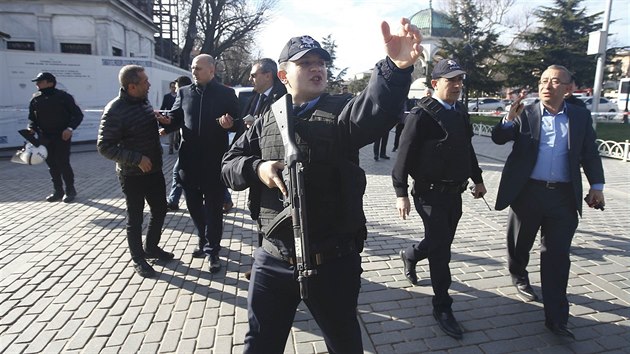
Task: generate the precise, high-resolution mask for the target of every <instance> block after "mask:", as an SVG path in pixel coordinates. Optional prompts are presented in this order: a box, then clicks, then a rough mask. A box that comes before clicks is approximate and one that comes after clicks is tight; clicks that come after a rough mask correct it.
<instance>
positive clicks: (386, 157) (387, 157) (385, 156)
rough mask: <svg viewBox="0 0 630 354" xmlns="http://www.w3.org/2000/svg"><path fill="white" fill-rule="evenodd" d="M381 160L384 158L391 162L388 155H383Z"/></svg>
mask: <svg viewBox="0 0 630 354" xmlns="http://www.w3.org/2000/svg"><path fill="white" fill-rule="evenodd" d="M381 158H382V159H383V160H389V156H387V155H381Z"/></svg>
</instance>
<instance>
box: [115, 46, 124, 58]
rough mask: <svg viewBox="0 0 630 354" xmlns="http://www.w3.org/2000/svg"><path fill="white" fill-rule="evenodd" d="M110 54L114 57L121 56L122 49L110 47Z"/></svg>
mask: <svg viewBox="0 0 630 354" xmlns="http://www.w3.org/2000/svg"><path fill="white" fill-rule="evenodd" d="M112 55H113V56H115V57H122V56H123V55H122V49H120V48H116V47H112Z"/></svg>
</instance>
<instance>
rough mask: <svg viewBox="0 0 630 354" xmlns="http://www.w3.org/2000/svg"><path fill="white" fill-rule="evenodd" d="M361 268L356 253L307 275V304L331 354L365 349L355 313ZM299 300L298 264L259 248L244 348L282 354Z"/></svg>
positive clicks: (264, 353) (255, 252)
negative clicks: (296, 272)
mask: <svg viewBox="0 0 630 354" xmlns="http://www.w3.org/2000/svg"><path fill="white" fill-rule="evenodd" d="M361 272H362V269H361V257H360V255H359V254H358V253H352V254H350V255H347V256H345V257H341V258H336V259H331V260H330V261H327V262H325V263H324V264H322V265H319V266H317V274H316V275H314V276H312V277H309V278H308V299H306V300H305V303H306V305H307V306H308V308H309V310H310V312H311V314H312V315H313V318H314V319H315V321H316V322H317V324H318V325H319V327H320V328H321V330H322V333H323V336H324V340H325V341H326V346H327V347H328V352H329V353H363V344H362V342H361V330H360V328H359V322H358V320H357V313H356V309H357V299H358V296H359V289H360V286H361ZM300 301H301V299H300V287H299V283H298V282H297V280H296V274H295V267H294V266H292V265H290V264H289V263H287V262H286V261H283V260H280V259H278V258H275V257H273V256H272V255H270V254H269V253H267V251H265V250H264V249H262V248H257V249H256V251H254V264H253V266H252V275H251V279H250V281H249V294H248V297H247V305H248V306H247V308H248V316H249V331H248V332H247V334H246V336H245V350H244V352H245V353H260V354H268V353H283V352H284V348H285V345H286V342H287V338H288V336H289V331H290V330H291V326H292V324H293V318H294V317H295V311H296V309H297V306H298V305H299V303H300Z"/></svg>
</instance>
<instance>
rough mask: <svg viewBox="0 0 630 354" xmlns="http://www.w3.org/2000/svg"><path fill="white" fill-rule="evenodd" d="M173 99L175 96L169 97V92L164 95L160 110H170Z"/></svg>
mask: <svg viewBox="0 0 630 354" xmlns="http://www.w3.org/2000/svg"><path fill="white" fill-rule="evenodd" d="M175 97H176V96H173V95H171V93H170V92H169V93H167V94H166V95H164V97H163V98H162V105H161V106H160V110H169V109H171V107H173V103H175Z"/></svg>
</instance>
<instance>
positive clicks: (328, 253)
mask: <svg viewBox="0 0 630 354" xmlns="http://www.w3.org/2000/svg"><path fill="white" fill-rule="evenodd" d="M261 248H262V249H263V250H265V251H267V253H269V254H270V255H271V256H272V257H274V258H277V259H280V260H283V261H285V262H287V263H289V264H291V265H295V263H296V262H295V257H287V256H285V255H284V254H282V252H280V250H279V249H278V247H277V246H276V245H274V244H273V243H271V241H269V240H268V239H266V238H263V240H262V245H261ZM357 251H358V248H357V243H356V240H354V239H344V240H343V241H340V242H338V243H337V244H336V245H335V246H334V247H329V248H327V249H325V250H321V251H319V252H313V253H311V255H310V260H311V263H312V264H313V265H321V264H324V263H325V262H328V261H331V260H333V259H337V258H342V257H345V256H347V255H349V254H352V253H353V252H357Z"/></svg>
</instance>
